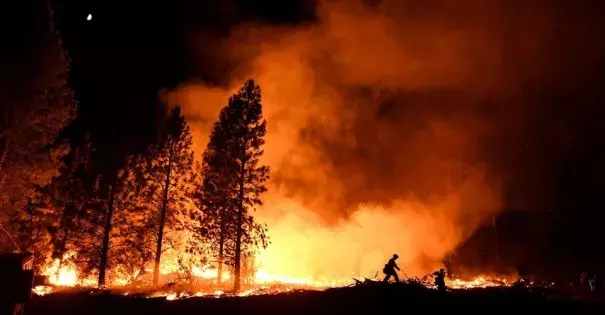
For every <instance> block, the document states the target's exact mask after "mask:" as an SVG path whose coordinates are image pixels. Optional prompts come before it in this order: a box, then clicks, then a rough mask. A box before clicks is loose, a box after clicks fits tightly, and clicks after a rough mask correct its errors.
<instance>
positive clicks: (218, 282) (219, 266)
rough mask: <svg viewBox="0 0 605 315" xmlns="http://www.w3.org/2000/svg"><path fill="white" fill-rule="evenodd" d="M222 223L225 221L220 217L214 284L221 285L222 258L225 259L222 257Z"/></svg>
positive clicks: (223, 234) (223, 249)
mask: <svg viewBox="0 0 605 315" xmlns="http://www.w3.org/2000/svg"><path fill="white" fill-rule="evenodd" d="M224 224H225V221H224V220H223V219H222V218H221V231H220V235H219V240H218V267H217V272H216V284H217V285H221V282H222V281H223V260H224V259H225V257H224V251H225V229H224V227H223V225H224Z"/></svg>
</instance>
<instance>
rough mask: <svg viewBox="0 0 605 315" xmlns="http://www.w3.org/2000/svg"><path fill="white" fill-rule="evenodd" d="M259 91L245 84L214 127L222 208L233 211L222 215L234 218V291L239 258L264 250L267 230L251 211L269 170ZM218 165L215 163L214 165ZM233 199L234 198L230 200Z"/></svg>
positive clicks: (237, 285)
mask: <svg viewBox="0 0 605 315" xmlns="http://www.w3.org/2000/svg"><path fill="white" fill-rule="evenodd" d="M262 108H263V106H262V103H261V90H260V87H259V86H258V85H257V84H256V83H255V82H254V80H248V81H246V83H245V84H244V86H243V87H242V88H241V89H240V90H239V91H238V92H237V93H236V94H235V95H233V96H232V97H231V98H229V103H228V105H227V106H226V107H225V108H223V109H222V110H221V113H220V115H219V121H218V124H217V126H215V131H216V133H217V134H221V136H220V137H218V136H217V137H216V138H215V140H216V139H219V138H222V137H224V139H221V140H220V141H217V143H216V146H217V149H218V150H219V151H222V152H221V154H219V157H220V160H221V162H220V163H221V164H222V165H223V166H222V167H225V172H224V173H223V174H220V175H219V174H217V176H223V177H227V178H228V180H227V179H224V180H227V183H228V186H229V187H230V188H229V193H230V194H229V196H230V198H229V199H231V198H232V202H231V200H230V201H229V204H225V206H226V207H227V208H228V207H233V208H232V209H233V211H227V212H223V213H224V214H225V215H226V214H230V213H233V214H234V215H235V218H232V219H235V220H234V221H233V222H234V226H235V229H234V230H235V240H234V246H235V248H234V254H233V256H234V258H233V259H234V261H233V263H234V290H235V291H238V290H239V289H240V287H241V271H242V270H241V267H242V261H241V260H242V256H243V255H246V256H247V255H248V254H249V252H251V251H253V249H254V248H255V247H258V246H263V247H265V246H267V239H266V233H265V232H266V227H265V226H263V225H260V224H258V223H256V222H255V220H254V218H253V216H252V215H251V211H250V210H254V209H255V207H256V206H259V205H262V201H261V199H260V196H261V194H262V193H264V192H265V191H266V190H267V188H266V187H265V182H266V181H267V180H268V179H269V167H268V166H265V165H260V164H259V159H260V157H261V156H262V155H263V149H262V147H263V145H264V143H265V140H264V137H265V134H266V131H267V123H266V121H265V119H264V118H263V109H262ZM219 142H222V143H219ZM217 163H218V162H217ZM231 196H233V197H231Z"/></svg>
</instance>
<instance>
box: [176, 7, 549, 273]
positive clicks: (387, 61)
mask: <svg viewBox="0 0 605 315" xmlns="http://www.w3.org/2000/svg"><path fill="white" fill-rule="evenodd" d="M498 3H500V5H499V4H498ZM533 3H534V2H531V3H527V4H525V5H522V8H516V9H515V10H512V9H510V8H507V7H504V2H494V1H480V0H476V1H466V2H464V4H462V2H458V1H456V3H454V2H452V1H423V2H417V1H398V0H392V1H381V2H379V3H377V4H367V3H365V4H364V3H362V2H361V1H324V2H322V3H321V4H320V5H318V7H317V16H318V19H317V22H315V23H312V24H309V25H303V26H288V27H275V26H266V25H259V24H255V25H250V24H248V25H243V26H239V27H238V28H236V29H234V30H233V31H232V33H231V35H230V36H229V38H228V39H226V40H224V41H221V42H215V43H213V47H208V48H207V49H213V50H216V51H220V52H221V56H222V58H225V60H226V62H228V63H230V64H234V65H237V66H236V67H233V71H232V72H231V73H230V74H229V76H228V84H226V86H224V87H212V86H209V85H206V84H203V83H199V82H188V83H183V84H182V85H181V86H180V87H179V88H178V89H177V90H175V91H173V92H170V93H168V95H167V98H168V100H169V103H171V104H180V105H181V106H183V107H184V110H185V113H186V114H187V115H188V117H189V119H190V123H191V124H192V128H193V131H194V133H195V145H196V150H197V153H198V154H201V152H202V150H203V148H204V146H205V144H206V141H207V139H208V134H209V132H210V128H211V126H212V123H213V122H214V121H215V120H216V119H217V117H218V112H219V110H220V109H221V108H222V106H224V105H225V104H226V102H227V98H228V97H229V96H230V95H231V94H232V93H234V92H235V91H236V90H237V89H238V88H239V86H240V85H241V84H242V83H243V82H244V80H245V79H247V78H249V77H251V78H254V79H255V80H256V81H257V82H258V83H259V85H260V86H261V89H262V92H263V104H264V114H265V117H266V119H267V121H268V134H267V137H266V147H265V156H264V157H263V159H264V163H266V164H268V165H270V166H271V169H272V176H271V181H270V183H269V192H268V193H267V194H266V195H265V196H264V202H265V205H264V206H263V207H262V208H260V209H259V210H258V212H257V216H258V218H259V220H260V221H262V222H266V223H267V224H268V227H269V235H270V237H271V238H272V244H271V245H270V246H269V248H268V249H267V250H266V251H264V252H262V253H261V254H260V261H259V263H260V264H261V267H262V268H264V269H266V270H267V271H269V272H270V273H275V274H285V275H289V276H293V277H306V276H314V277H324V276H325V277H332V278H333V277H348V276H351V275H363V276H371V275H374V273H375V272H376V271H378V270H380V269H381V268H382V265H383V264H384V263H385V262H386V260H387V259H388V258H390V256H391V255H392V254H393V253H398V254H399V256H400V257H401V258H400V260H399V263H400V266H401V267H402V268H405V270H406V271H407V272H408V274H415V275H419V274H423V273H424V272H426V271H428V270H430V268H434V267H436V266H438V264H439V261H440V259H442V258H443V256H444V255H445V254H446V253H447V252H448V251H450V250H452V249H454V248H455V247H456V245H458V244H459V243H460V242H462V241H464V240H465V239H466V238H468V237H469V236H470V235H471V233H472V232H473V231H474V230H475V229H476V228H477V227H479V226H480V225H482V224H484V223H485V222H486V221H487V220H489V219H490V218H491V216H493V215H495V214H497V213H498V212H499V211H500V210H501V208H502V206H501V204H502V202H501V200H502V198H501V192H502V191H501V188H502V184H503V183H504V182H506V180H507V178H506V176H505V174H504V172H503V170H502V168H500V167H498V166H497V165H496V163H494V162H490V161H493V160H494V159H495V157H494V156H493V154H494V153H493V152H494V150H492V148H491V146H490V145H493V143H494V142H495V141H500V140H502V139H504V138H506V139H514V138H515V135H518V134H520V133H521V132H522V130H523V128H524V126H526V121H527V120H528V119H529V117H532V113H531V107H527V106H525V105H526V104H525V103H526V102H525V99H524V95H522V93H521V88H520V87H521V86H524V85H528V84H531V82H534V81H535V80H537V78H538V77H539V75H540V73H541V71H542V69H543V67H544V65H543V64H542V63H541V62H540V56H541V55H542V53H543V51H542V49H544V48H543V47H542V45H543V42H544V41H545V40H547V39H548V38H549V36H551V35H552V34H551V29H550V27H551V16H550V15H549V13H548V12H546V11H540V12H539V14H538V11H539V9H541V8H540V7H537V4H533ZM532 4H533V5H532ZM517 9H519V10H517ZM528 24H531V26H532V27H531V28H528V27H527V25H528ZM195 40H196V37H195V36H194V37H193V38H192V41H194V42H195ZM192 46H194V47H198V48H199V47H202V46H203V45H192ZM204 55H208V54H204ZM225 60H223V61H225ZM520 141H521V142H522V143H523V144H524V142H523V140H520Z"/></svg>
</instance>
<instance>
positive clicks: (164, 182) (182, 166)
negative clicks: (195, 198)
mask: <svg viewBox="0 0 605 315" xmlns="http://www.w3.org/2000/svg"><path fill="white" fill-rule="evenodd" d="M192 146H193V142H192V137H191V131H190V129H189V126H188V125H187V122H186V120H185V117H184V116H183V114H182V112H181V108H180V107H178V106H176V107H174V108H173V109H172V110H171V112H170V115H169V117H168V118H167V119H166V121H165V122H164V124H163V125H162V126H161V128H160V135H159V140H158V143H157V144H155V145H152V146H151V149H150V151H151V152H150V154H149V157H150V158H149V159H148V160H147V165H146V167H145V172H144V175H143V176H144V178H145V181H146V185H147V187H148V189H147V195H146V196H147V198H148V200H149V203H150V207H151V208H152V211H153V212H152V213H154V215H153V216H152V219H153V221H154V226H155V228H156V232H157V233H156V249H155V261H154V269H153V284H154V285H158V282H159V273H160V263H161V256H162V252H163V244H164V243H165V242H166V232H167V229H170V230H172V231H182V230H184V229H185V228H187V225H188V224H187V223H186V222H184V221H183V220H187V218H188V217H189V216H188V215H187V211H188V207H189V206H190V203H191V198H190V197H191V193H190V191H191V190H192V187H191V185H192V183H193V182H194V180H195V172H194V159H193V148H192ZM155 214H157V216H156V215H155Z"/></svg>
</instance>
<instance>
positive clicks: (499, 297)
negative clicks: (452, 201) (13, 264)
mask: <svg viewBox="0 0 605 315" xmlns="http://www.w3.org/2000/svg"><path fill="white" fill-rule="evenodd" d="M604 306H605V303H604V302H603V300H601V299H598V298H596V297H583V298H571V297H569V296H563V295H561V294H560V293H556V292H555V291H553V290H551V289H536V290H527V289H522V288H491V289H477V290H457V291H452V292H448V293H445V294H441V293H439V292H437V291H434V290H430V289H426V288H424V287H421V286H415V285H378V286H369V287H363V286H362V287H353V288H338V289H329V290H326V291H321V292H320V291H302V292H293V293H288V294H280V295H261V296H250V297H235V298H218V299H217V298H191V299H185V300H173V301H169V300H166V299H165V298H163V297H162V298H141V297H136V296H124V295H112V294H102V293H101V294H95V295H92V294H91V293H90V292H81V293H73V292H71V293H68V292H64V293H58V294H53V295H49V296H44V297H37V298H36V299H34V300H33V301H32V302H31V304H30V305H29V306H28V308H27V311H26V313H27V314H30V315H35V314H49V315H50V314H62V315H69V314H84V313H87V314H132V313H135V312H136V313H139V314H200V313H207V314H372V313H378V312H389V313H393V312H395V313H404V312H414V313H417V312H429V313H437V312H447V313H451V312H464V313H466V314H469V313H486V312H489V313H491V312H497V313H505V312H506V313H508V312H516V313H530V312H536V311H540V312H543V313H551V314H555V313H556V314H558V313H572V312H578V313H579V312H583V311H595V310H599V309H603V308H604Z"/></svg>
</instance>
